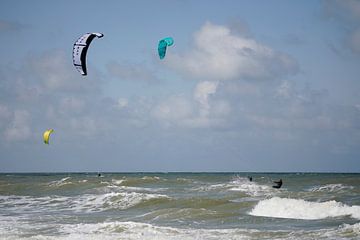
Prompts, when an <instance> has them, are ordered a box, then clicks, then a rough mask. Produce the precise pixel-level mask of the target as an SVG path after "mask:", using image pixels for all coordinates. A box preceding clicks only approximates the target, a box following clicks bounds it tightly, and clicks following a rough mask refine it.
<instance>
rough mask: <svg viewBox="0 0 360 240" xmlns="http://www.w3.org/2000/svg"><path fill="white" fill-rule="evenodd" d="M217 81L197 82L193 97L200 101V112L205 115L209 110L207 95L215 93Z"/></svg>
mask: <svg viewBox="0 0 360 240" xmlns="http://www.w3.org/2000/svg"><path fill="white" fill-rule="evenodd" d="M217 86H218V83H217V82H210V81H204V82H200V83H198V84H197V86H196V87H195V91H194V99H195V100H197V101H198V102H199V103H200V108H201V110H200V114H201V115H202V116H207V115H208V114H209V110H210V104H209V96H210V95H211V94H215V93H216V89H217Z"/></svg>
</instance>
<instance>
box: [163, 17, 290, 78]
mask: <svg viewBox="0 0 360 240" xmlns="http://www.w3.org/2000/svg"><path fill="white" fill-rule="evenodd" d="M168 62H169V63H168V64H169V66H170V67H172V68H174V69H176V70H178V71H180V72H181V73H183V74H186V75H188V76H191V77H195V78H205V79H207V80H220V81H222V80H231V79H240V78H246V79H265V80H268V79H273V78H276V77H279V76H284V75H287V74H292V73H295V72H296V71H297V63H296V62H295V61H294V60H293V59H292V58H291V57H290V56H289V55H287V54H284V53H281V52H277V51H275V50H273V49H271V48H270V47H267V46H265V45H262V44H260V43H258V42H257V41H255V40H254V39H251V38H247V37H242V36H238V35H235V34H233V33H232V32H231V30H230V28H228V27H226V26H219V25H214V24H211V23H206V24H205V25H204V26H203V27H202V28H201V29H200V31H198V32H197V33H196V34H195V35H194V39H193V46H192V48H191V49H190V50H189V51H188V52H186V53H185V54H184V55H176V54H171V53H170V54H169V57H168Z"/></svg>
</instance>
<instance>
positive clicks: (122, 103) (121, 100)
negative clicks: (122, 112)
mask: <svg viewBox="0 0 360 240" xmlns="http://www.w3.org/2000/svg"><path fill="white" fill-rule="evenodd" d="M128 105H129V101H128V100H127V98H119V99H118V101H117V107H118V108H119V109H123V108H126V107H127V106H128Z"/></svg>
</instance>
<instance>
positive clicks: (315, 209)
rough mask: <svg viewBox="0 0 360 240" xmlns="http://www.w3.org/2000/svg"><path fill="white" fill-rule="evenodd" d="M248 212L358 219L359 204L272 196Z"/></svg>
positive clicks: (264, 215)
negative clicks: (351, 204) (349, 204)
mask: <svg viewBox="0 0 360 240" xmlns="http://www.w3.org/2000/svg"><path fill="white" fill-rule="evenodd" d="M249 214H250V215H253V216H263V217H275V218H292V219H308V220H315V219H324V218H330V217H343V216H350V217H352V218H356V219H360V206H356V205H355V206H348V205H346V204H343V203H341V202H336V201H327V202H310V201H305V200H302V199H291V198H279V197H273V198H270V199H266V200H262V201H260V202H259V203H258V204H257V205H256V206H255V207H254V208H253V209H252V210H251V211H250V213H249Z"/></svg>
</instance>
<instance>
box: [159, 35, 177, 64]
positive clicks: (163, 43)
mask: <svg viewBox="0 0 360 240" xmlns="http://www.w3.org/2000/svg"><path fill="white" fill-rule="evenodd" d="M173 44H174V39H173V38H171V37H167V38H164V39H161V40H160V41H159V45H158V52H159V57H160V59H163V58H164V57H165V55H166V48H167V47H168V46H171V45H173Z"/></svg>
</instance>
